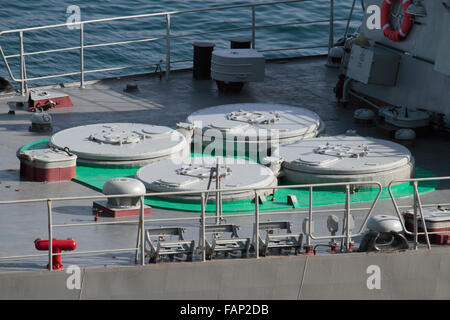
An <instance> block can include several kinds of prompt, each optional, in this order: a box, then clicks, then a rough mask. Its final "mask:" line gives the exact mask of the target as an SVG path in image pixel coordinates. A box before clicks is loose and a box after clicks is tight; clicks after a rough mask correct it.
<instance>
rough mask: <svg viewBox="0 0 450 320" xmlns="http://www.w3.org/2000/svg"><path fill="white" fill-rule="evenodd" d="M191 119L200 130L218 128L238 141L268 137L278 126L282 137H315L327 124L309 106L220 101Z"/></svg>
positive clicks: (191, 116) (197, 129)
mask: <svg viewBox="0 0 450 320" xmlns="http://www.w3.org/2000/svg"><path fill="white" fill-rule="evenodd" d="M187 121H188V122H190V123H192V124H194V125H195V127H196V129H195V130H196V131H197V134H199V133H202V134H203V135H205V136H209V135H213V134H214V133H213V131H210V133H208V129H216V130H219V131H220V132H222V133H225V134H227V135H229V139H234V138H235V137H236V138H237V140H238V141H245V139H246V138H247V139H248V140H250V141H254V140H257V139H259V140H260V141H261V140H268V139H270V133H268V132H269V130H276V131H277V132H278V135H279V138H280V139H284V138H291V137H295V136H298V137H299V138H302V137H305V136H307V137H315V136H316V135H317V133H318V131H319V130H321V129H322V128H321V127H323V124H322V121H321V120H320V117H319V116H318V115H317V114H316V113H314V112H312V111H310V110H308V109H305V108H300V107H294V106H289V105H283V104H272V103H238V104H227V105H219V106H215V107H211V108H206V109H202V110H199V111H196V112H194V113H192V114H191V115H190V116H189V117H188V118H187ZM226 139H228V138H227V136H226Z"/></svg>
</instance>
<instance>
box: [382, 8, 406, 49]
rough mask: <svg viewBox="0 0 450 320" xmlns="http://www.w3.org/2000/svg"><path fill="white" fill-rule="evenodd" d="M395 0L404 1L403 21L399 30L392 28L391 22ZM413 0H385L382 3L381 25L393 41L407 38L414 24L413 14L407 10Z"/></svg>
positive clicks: (385, 33)
mask: <svg viewBox="0 0 450 320" xmlns="http://www.w3.org/2000/svg"><path fill="white" fill-rule="evenodd" d="M395 1H401V2H402V3H403V14H404V18H403V23H402V26H401V27H400V29H399V30H394V29H392V27H391V25H390V23H389V14H390V10H391V6H392V3H393V2H395ZM411 4H412V3H411V0H384V1H383V4H382V5H381V25H382V28H383V33H384V35H385V36H386V37H387V38H388V39H390V40H392V41H400V40H401V39H404V38H406V36H407V35H408V33H409V31H410V30H411V28H412V25H413V15H412V14H409V13H407V12H406V10H407V9H408V7H409V6H410V5H411Z"/></svg>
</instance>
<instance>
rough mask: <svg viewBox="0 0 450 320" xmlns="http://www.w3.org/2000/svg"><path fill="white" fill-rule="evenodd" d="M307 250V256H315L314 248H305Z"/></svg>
mask: <svg viewBox="0 0 450 320" xmlns="http://www.w3.org/2000/svg"><path fill="white" fill-rule="evenodd" d="M303 248H304V249H305V254H306V255H308V256H311V255H312V254H313V247H312V246H308V245H306V246H304V247H303Z"/></svg>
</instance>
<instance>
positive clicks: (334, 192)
mask: <svg viewBox="0 0 450 320" xmlns="http://www.w3.org/2000/svg"><path fill="white" fill-rule="evenodd" d="M48 140H49V139H42V140H38V141H34V142H32V143H29V144H27V145H25V146H23V147H22V148H20V151H25V150H32V149H42V148H46V147H47V142H48ZM139 168H140V167H122V168H117V167H105V166H99V165H86V164H77V176H76V178H74V180H75V181H77V182H79V183H82V184H84V185H86V186H88V187H90V188H93V189H95V190H97V191H102V188H103V184H104V183H105V182H106V181H108V180H109V179H111V178H119V177H130V178H133V177H134V175H135V173H136V171H137V170H138V169H139ZM433 176H434V175H433V173H431V172H430V171H427V170H424V169H421V168H417V167H416V168H415V177H416V178H425V177H433ZM280 185H288V183H286V182H280ZM438 185H439V181H425V182H420V183H419V185H418V191H419V193H421V194H422V193H427V192H432V191H434V190H435V189H436V188H437V186H438ZM377 193H378V189H377V188H373V189H372V188H371V189H362V190H359V191H357V192H355V193H351V194H350V201H351V202H352V203H358V202H367V201H373V200H374V199H375V197H376V195H377ZM392 193H393V195H394V196H395V197H396V198H402V197H409V196H412V195H413V186H412V184H411V183H402V184H399V185H396V186H393V187H392ZM214 195H215V194H214V192H213V193H212V194H211V199H212V200H213V199H214ZM288 195H295V196H296V197H297V200H298V203H297V204H296V207H308V206H309V189H308V188H297V189H294V188H286V189H278V190H277V191H276V192H275V195H274V196H268V197H266V201H264V202H263V203H262V204H260V205H259V209H260V210H283V209H292V208H293V205H291V204H288V203H287V197H288ZM389 198H390V195H389V192H388V188H387V187H385V188H383V191H382V193H381V195H380V200H386V199H389ZM145 203H146V204H147V205H149V206H152V207H157V208H164V209H172V210H182V211H200V210H201V208H200V203H199V201H198V200H197V201H188V200H178V199H168V198H162V197H151V198H150V197H147V198H146V199H145ZM343 203H345V190H343V189H330V188H320V189H319V188H317V189H314V192H313V206H326V205H333V204H343ZM222 208H223V212H225V213H233V212H252V211H254V210H255V204H254V201H253V200H252V199H250V200H239V201H226V202H223V204H222ZM215 210H216V205H215V203H214V201H208V204H207V206H206V211H208V212H215Z"/></svg>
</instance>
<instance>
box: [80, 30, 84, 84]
mask: <svg viewBox="0 0 450 320" xmlns="http://www.w3.org/2000/svg"><path fill="white" fill-rule="evenodd" d="M80 88H84V24H83V23H81V24H80Z"/></svg>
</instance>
